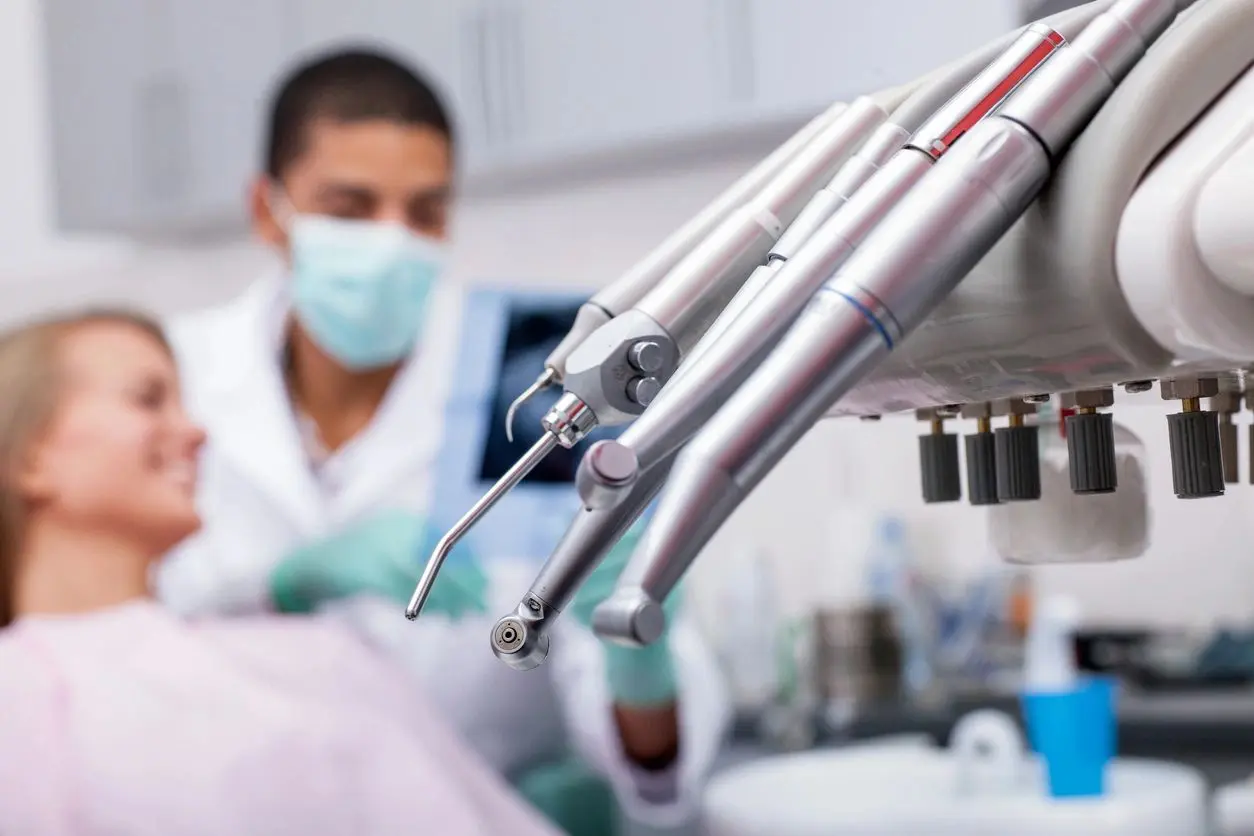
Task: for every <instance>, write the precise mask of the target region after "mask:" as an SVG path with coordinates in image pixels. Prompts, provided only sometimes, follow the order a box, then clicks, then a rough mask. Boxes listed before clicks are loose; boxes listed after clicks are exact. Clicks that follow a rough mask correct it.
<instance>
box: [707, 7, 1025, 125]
mask: <svg viewBox="0 0 1254 836" xmlns="http://www.w3.org/2000/svg"><path fill="white" fill-rule="evenodd" d="M725 2H726V10H727V12H728V13H729V14H730V15H732V16H733V17H736V16H739V17H740V18H741V20H740V23H739V25H738V26H735V27H734V30H735V31H738V32H740V33H742V38H741V43H740V46H739V50H740V51H741V52H742V54H743V55H744V58H745V60H746V61H747V62H750V63H751V64H752V66H753V67H754V71H753V88H754V89H753V95H752V102H753V104H752V108H753V109H754V111H755V112H757V113H759V114H761V115H763V116H769V115H795V114H805V113H811V112H817V111H818V110H820V109H822V108H823V107H825V106H827V105H828V104H830V103H832V102H836V101H848V100H850V99H852V98H855V97H856V96H858V95H860V94H863V93H871V92H874V91H876V90H879V89H883V88H885V87H891V86H893V85H896V84H901V83H905V82H908V81H910V80H911V79H913V78H916V77H918V76H920V75H922V74H924V73H927V72H929V71H930V70H933V69H935V68H936V67H939V66H941V65H942V64H945V63H947V62H949V61H952V60H954V59H956V58H959V57H961V56H962V55H963V54H965V53H967V52H969V51H971V50H973V49H976V48H978V47H979V46H980V45H981V44H984V43H986V42H988V41H990V40H992V39H994V38H997V37H998V36H1000V35H1002V34H1004V33H1006V32H1008V31H1010V30H1011V29H1013V28H1015V27H1016V26H1018V25H1019V23H1020V15H1021V10H1020V9H1019V7H1018V4H1017V3H1013V2H1007V0H962V2H961V3H946V2H935V0H897V2H891V3H890V2H868V0H725Z"/></svg>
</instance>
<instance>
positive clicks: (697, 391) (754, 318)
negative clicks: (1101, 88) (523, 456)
mask: <svg viewBox="0 0 1254 836" xmlns="http://www.w3.org/2000/svg"><path fill="white" fill-rule="evenodd" d="M1063 43H1064V38H1063V36H1062V35H1061V34H1060V33H1058V32H1056V31H1055V30H1053V29H1051V28H1049V27H1048V26H1046V25H1044V24H1035V25H1033V26H1029V27H1028V28H1027V29H1025V30H1024V31H1023V33H1022V34H1021V35H1019V36H1018V37H1017V38H1015V39H1014V40H1013V42H1012V43H1011V44H1010V45H1009V47H1007V48H1006V49H1005V50H1004V51H1002V52H1001V54H1000V55H998V56H997V57H996V58H994V59H993V60H992V61H991V62H990V63H988V64H987V65H986V66H985V67H984V69H982V70H981V71H980V72H978V73H976V75H975V76H974V77H973V78H971V79H970V81H969V82H968V83H967V84H966V85H965V86H964V87H962V89H961V90H960V91H958V93H957V94H956V95H954V96H953V97H952V98H951V99H950V100H949V101H948V102H947V103H946V104H945V105H944V106H943V107H941V108H940V109H939V110H938V111H937V112H936V113H935V114H934V115H933V116H932V117H931V118H930V119H928V120H927V121H926V122H924V124H923V125H922V126H920V127H919V128H918V130H916V131H915V132H914V134H913V136H903V135H902V134H903V133H904V130H903V129H902V128H901V127H900V126H899V125H897V124H895V123H894V122H892V121H890V122H887V123H885V124H884V125H882V126H881V127H880V128H879V130H878V131H877V132H876V133H875V134H874V135H873V136H872V138H871V141H869V142H868V143H867V144H866V145H865V146H863V147H862V148H861V149H859V151H858V153H857V154H855V155H854V157H853V158H852V159H850V160H849V162H847V163H846V164H845V165H844V166H843V167H842V168H841V169H840V171H839V172H837V174H836V176H835V177H834V178H833V180H832V182H831V183H830V184H829V185H828V186H827V188H826V189H824V190H823V191H822V192H820V193H819V195H818V196H816V200H815V201H814V202H812V203H811V204H810V206H809V207H807V208H813V209H814V211H813V212H812V213H811V215H812V216H813V217H815V218H819V219H820V220H819V223H818V224H814V223H813V222H811V224H807V225H804V226H802V227H797V228H796V231H797V232H798V234H797V235H796V236H794V235H793V233H794V227H790V228H789V231H788V234H786V235H784V236H783V238H781V239H780V246H779V247H777V248H776V250H777V251H778V252H773V253H772V256H773V257H772V258H771V260H770V263H769V264H767V265H766V266H764V267H759V268H758V270H757V271H755V272H754V275H753V276H752V277H751V278H750V280H749V282H747V283H746V284H745V286H744V287H743V288H742V289H741V293H740V294H738V296H737V297H736V299H733V302H732V304H730V305H729V306H728V307H727V309H726V310H724V312H723V316H722V317H720V319H719V320H716V322H715V325H714V326H713V327H712V328H711V329H710V330H709V331H708V332H707V333H706V335H705V337H703V338H702V340H701V343H699V344H698V348H697V349H696V350H694V352H693V354H692V356H691V357H689V358H688V359H687V360H686V361H685V363H684V364H683V366H681V367H680V371H678V372H677V373H676V374H675V376H674V378H673V379H672V380H671V381H670V382H669V383H667V385H666V387H665V388H664V389H663V390H662V393H661V395H660V396H659V398H658V399H657V400H656V401H655V402H654V403H653V404H652V405H651V407H650V408H649V409H648V410H647V411H645V413H644V414H643V415H641V416H640V418H639V419H637V420H636V421H635V422H634V423H633V424H631V425H630V426H629V427H628V428H627V429H626V430H625V431H624V432H623V434H622V435H621V436H619V437H618V438H617V439H613V440H607V441H599V442H597V444H595V445H594V446H593V448H592V449H591V450H589V451H588V453H587V454H586V455H585V456H584V457H583V459H582V460H581V461H580V464H579V470H578V472H577V475H576V484H577V485H578V489H579V494H580V497H581V498H582V500H583V502H584V504H585V506H587V507H589V508H595V507H602V506H611V505H614V504H616V503H617V502H618V501H619V500H620V499H621V498H622V497H623V496H625V495H626V493H627V490H628V489H629V488H630V487H631V485H632V483H633V482H634V480H635V479H636V478H638V477H639V474H640V473H642V472H647V471H648V469H649V468H650V467H652V466H653V463H654V462H656V461H657V460H658V459H659V458H660V457H662V456H665V455H667V454H669V453H670V452H672V451H674V450H676V449H677V448H678V447H680V446H681V445H682V444H684V443H685V442H686V441H687V440H688V439H689V438H690V437H691V436H692V435H693V433H695V432H697V430H698V429H700V427H701V425H702V424H703V423H705V421H706V420H707V419H708V418H709V417H710V416H711V415H713V414H714V412H715V411H717V410H718V408H719V407H720V406H721V405H722V403H723V402H724V401H725V400H726V398H727V397H728V396H729V395H730V394H731V393H732V392H733V391H735V389H736V387H737V386H739V385H740V384H741V383H742V382H744V380H745V379H746V378H747V377H748V376H749V375H750V374H751V373H752V371H753V369H754V368H755V367H756V365H757V364H758V363H759V362H761V360H762V358H763V357H764V356H765V355H766V353H767V352H769V350H770V349H771V347H772V346H773V345H774V344H775V342H776V341H777V340H778V339H779V338H780V336H781V335H782V334H783V333H784V332H785V331H786V330H787V328H788V326H789V325H791V324H792V322H793V321H794V320H795V319H796V317H797V315H798V314H799V313H800V312H801V309H802V307H803V306H804V305H805V303H806V301H807V300H809V299H810V297H811V296H813V295H814V293H815V292H816V291H817V290H818V289H819V287H820V286H821V285H822V284H823V282H824V281H825V280H827V279H828V278H829V277H830V276H831V275H832V273H833V272H834V271H835V270H837V269H839V267H840V265H841V264H843V263H844V262H845V261H846V260H847V259H848V258H849V257H850V256H851V255H852V254H853V253H854V251H855V250H856V249H857V248H858V246H859V245H860V244H861V243H862V241H863V239H864V238H865V237H866V236H867V235H868V234H869V233H870V232H871V230H873V229H874V228H875V227H876V225H878V224H879V222H880V221H881V220H882V219H883V218H884V217H885V216H886V215H887V214H888V213H889V211H890V210H891V209H892V208H893V206H894V205H895V204H896V203H897V202H898V201H899V200H900V199H901V198H902V196H903V195H905V194H906V193H907V192H908V191H910V190H911V189H912V188H913V187H914V186H915V184H916V183H918V182H919V181H920V180H921V179H922V178H923V176H924V175H925V174H926V173H927V172H928V171H930V170H931V168H932V166H933V165H934V164H935V163H936V161H937V160H939V159H941V157H943V156H944V155H945V154H946V153H947V152H948V151H949V150H950V149H951V148H953V147H954V145H955V143H957V142H959V141H960V140H961V137H962V136H963V134H965V133H966V132H967V131H969V130H970V129H971V127H972V126H974V125H975V124H976V123H978V122H979V121H980V120H982V119H984V118H985V117H986V116H988V115H989V114H990V113H992V112H993V110H994V108H996V107H997V106H998V105H999V104H1001V102H1002V101H1003V100H1005V98H1006V97H1007V96H1008V95H1009V94H1010V93H1011V92H1012V91H1013V90H1014V89H1016V88H1017V87H1018V86H1019V84H1021V83H1022V82H1023V81H1024V79H1026V78H1027V77H1028V76H1029V75H1031V74H1032V73H1033V72H1034V71H1036V70H1037V69H1038V68H1039V67H1040V66H1041V65H1042V64H1043V63H1044V62H1045V61H1046V60H1047V59H1048V58H1049V57H1050V56H1052V55H1053V54H1054V53H1055V51H1056V50H1057V49H1058V48H1059V47H1060V46H1061V45H1062V44H1063ZM805 214H806V213H803V214H802V216H800V217H799V219H798V220H799V221H800V220H802V219H803V218H804V217H805ZM815 226H817V231H815ZM807 233H812V234H807ZM738 300H739V302H740V303H739V304H737V301H738Z"/></svg>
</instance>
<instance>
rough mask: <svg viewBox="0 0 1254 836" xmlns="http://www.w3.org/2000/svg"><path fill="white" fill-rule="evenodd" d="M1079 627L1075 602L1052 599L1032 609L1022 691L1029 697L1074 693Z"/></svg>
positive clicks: (1052, 597) (1078, 606) (1059, 598)
mask: <svg viewBox="0 0 1254 836" xmlns="http://www.w3.org/2000/svg"><path fill="white" fill-rule="evenodd" d="M1079 624H1080V605H1079V604H1078V603H1077V602H1076V600H1075V599H1074V598H1071V597H1069V596H1065V595H1051V596H1049V597H1048V598H1046V599H1045V600H1044V601H1043V602H1041V603H1040V605H1038V606H1036V607H1034V608H1033V613H1032V621H1031V623H1030V624H1029V626H1028V637H1027V641H1026V643H1025V646H1024V659H1023V688H1024V691H1026V692H1027V693H1030V694H1042V693H1044V694H1057V693H1066V692H1069V691H1073V690H1075V688H1076V685H1077V680H1078V675H1077V673H1076V665H1075V644H1074V639H1073V636H1074V635H1075V631H1076V628H1077V627H1079Z"/></svg>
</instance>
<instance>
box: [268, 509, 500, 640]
mask: <svg viewBox="0 0 1254 836" xmlns="http://www.w3.org/2000/svg"><path fill="white" fill-rule="evenodd" d="M426 533H427V524H426V520H424V519H423V518H422V517H420V516H417V515H415V514H409V513H406V512H403V511H387V512H384V513H381V514H379V515H377V516H375V517H372V518H370V519H368V520H366V521H364V522H361V523H358V524H356V525H353V526H350V527H349V528H348V529H346V530H344V531H342V532H340V533H338V534H334V535H332V536H331V537H328V538H326V539H324V540H320V541H318V542H316V543H310V544H308V545H305V546H301V547H300V548H298V549H296V550H295V551H293V552H292V553H291V554H289V555H288V556H287V557H286V558H284V559H283V561H282V562H281V563H280V564H279V565H278V567H277V568H275V570H274V572H272V573H271V575H270V595H271V598H272V599H273V601H274V605H275V607H276V608H277V609H278V610H279V612H284V613H309V612H312V611H314V610H315V609H317V608H318V606H319V605H320V604H322V603H324V602H326V601H333V600H337V599H340V598H347V597H350V596H353V595H363V594H366V595H370V594H373V595H378V596H382V597H384V598H390V599H392V600H393V601H396V602H397V603H398V604H402V605H403V604H406V603H408V602H409V598H410V596H411V595H412V594H413V592H414V586H415V584H417V583H418V578H419V576H420V575H421V574H422V567H423V565H424V563H425V560H426V555H424V554H422V550H423V547H424V545H425V538H426ZM487 589H488V579H487V576H486V575H485V574H484V572H483V570H482V568H481V567H480V566H479V563H478V561H477V560H474V559H473V558H472V557H471V556H470V555H466V556H464V557H463V556H461V555H458V554H457V552H456V550H455V551H454V552H453V554H451V555H449V561H448V563H446V564H445V565H444V568H443V569H441V570H440V574H439V577H437V579H436V582H435V587H434V588H433V589H432V590H431V597H430V598H428V599H427V603H426V606H425V607H424V609H423V612H431V613H442V614H444V615H447V616H448V617H450V618H460V617H462V616H464V615H466V614H468V613H483V612H487V609H488V607H487V600H486V598H487Z"/></svg>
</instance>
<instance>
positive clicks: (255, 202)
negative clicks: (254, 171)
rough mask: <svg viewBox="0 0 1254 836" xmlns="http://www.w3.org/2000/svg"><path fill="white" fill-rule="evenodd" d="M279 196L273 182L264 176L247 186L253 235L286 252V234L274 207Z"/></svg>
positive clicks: (280, 209) (281, 220)
mask: <svg viewBox="0 0 1254 836" xmlns="http://www.w3.org/2000/svg"><path fill="white" fill-rule="evenodd" d="M278 196H279V192H278V189H277V188H276V186H275V184H274V182H273V181H272V180H271V179H270V178H269V177H266V176H264V175H262V176H259V177H257V178H255V179H254V180H253V182H252V184H251V185H250V186H249V194H248V208H249V212H250V213H251V215H252V223H253V234H254V235H256V236H257V237H258V238H259V239H261V240H262V241H264V242H265V243H267V244H269V245H270V246H272V247H274V248H275V249H278V250H281V251H283V252H287V232H286V231H285V224H284V223H283V218H282V217H280V216H279V213H280V212H282V211H283V209H282V207H280V206H278V205H276V199H277V198H278Z"/></svg>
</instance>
